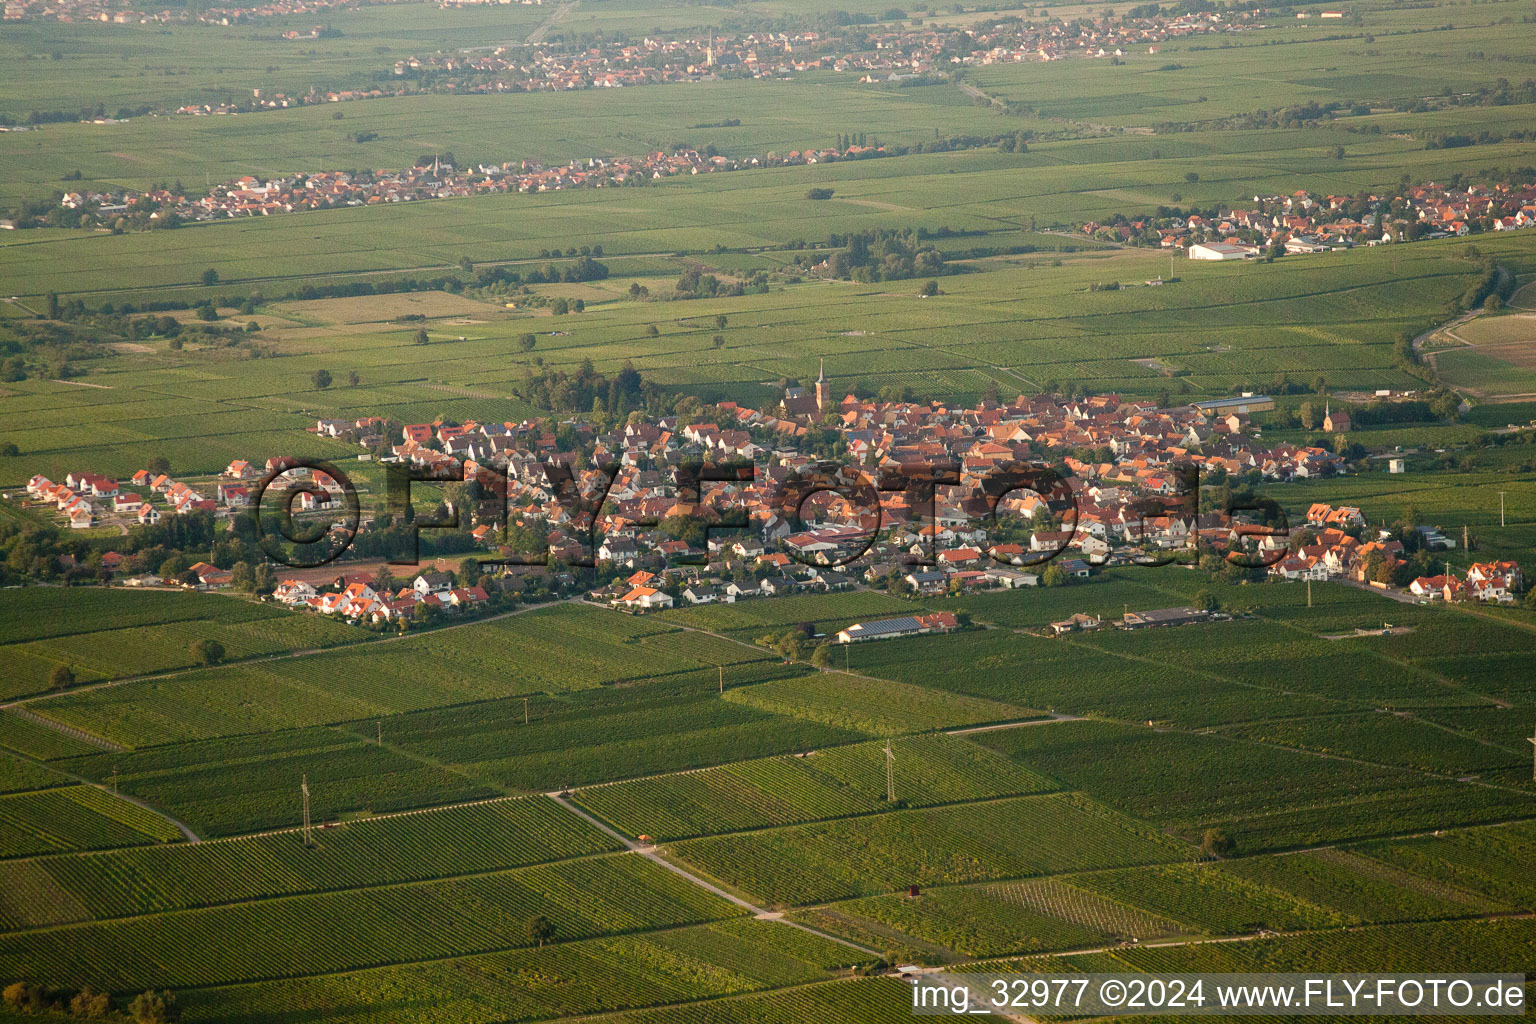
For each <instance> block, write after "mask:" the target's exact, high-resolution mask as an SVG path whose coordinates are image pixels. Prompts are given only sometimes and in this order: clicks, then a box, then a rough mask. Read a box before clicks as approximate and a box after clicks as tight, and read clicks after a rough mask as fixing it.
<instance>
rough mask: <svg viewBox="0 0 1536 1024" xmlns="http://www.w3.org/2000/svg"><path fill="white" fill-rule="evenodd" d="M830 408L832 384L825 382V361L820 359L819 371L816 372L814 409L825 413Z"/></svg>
mask: <svg viewBox="0 0 1536 1024" xmlns="http://www.w3.org/2000/svg"><path fill="white" fill-rule="evenodd" d="M831 408H832V385H831V384H828V383H827V361H826V360H825V359H823V360H822V361H821V371H820V372H819V373H817V374H816V411H817V412H818V413H820V414H822V415H826V414H827V412H828V411H830V410H831Z"/></svg>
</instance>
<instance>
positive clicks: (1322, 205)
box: [1078, 181, 1536, 261]
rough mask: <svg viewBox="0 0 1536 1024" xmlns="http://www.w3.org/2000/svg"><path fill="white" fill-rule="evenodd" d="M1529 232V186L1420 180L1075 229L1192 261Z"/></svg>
mask: <svg viewBox="0 0 1536 1024" xmlns="http://www.w3.org/2000/svg"><path fill="white" fill-rule="evenodd" d="M1529 227H1536V182H1527V183H1524V184H1520V183H1516V184H1506V183H1496V184H1477V183H1471V182H1468V183H1457V184H1441V183H1437V182H1433V181H1430V182H1424V183H1422V184H1418V185H1413V186H1411V187H1409V188H1407V189H1406V190H1404V191H1403V192H1402V193H1401V194H1398V195H1395V194H1390V193H1386V194H1377V193H1367V194H1363V195H1353V196H1350V195H1317V194H1314V193H1312V192H1308V191H1306V190H1297V191H1295V192H1292V193H1290V194H1289V195H1270V196H1257V195H1256V196H1254V197H1253V203H1252V205H1251V206H1245V207H1237V206H1233V207H1223V208H1222V209H1221V210H1220V212H1218V213H1216V214H1215V215H1207V214H1201V213H1194V212H1190V213H1182V212H1177V211H1175V212H1171V213H1168V214H1166V215H1164V216H1161V217H1141V218H1136V219H1127V218H1123V217H1122V218H1118V219H1116V220H1114V221H1112V222H1110V223H1103V222H1100V221H1089V222H1088V223H1086V224H1082V225H1079V227H1078V230H1079V231H1080V232H1081V233H1082V234H1084V235H1086V236H1088V237H1090V238H1097V239H1101V240H1104V241H1111V242H1121V243H1125V244H1132V245H1155V246H1157V247H1159V248H1161V249H1164V250H1171V251H1182V252H1185V253H1186V254H1187V255H1188V257H1189V258H1190V259H1192V260H1210V261H1222V260H1250V259H1256V258H1258V257H1261V256H1264V255H1267V254H1269V253H1271V252H1274V253H1282V254H1285V255H1291V256H1294V255H1304V254H1307V253H1317V252H1332V251H1334V250H1338V249H1350V248H1353V247H1354V246H1357V245H1387V244H1391V243H1393V242H1408V241H1417V240H1419V239H1428V238H1460V237H1462V236H1465V235H1468V234H1471V233H1474V232H1484V231H1518V230H1522V229H1524V228H1529Z"/></svg>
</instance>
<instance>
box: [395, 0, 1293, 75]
mask: <svg viewBox="0 0 1536 1024" xmlns="http://www.w3.org/2000/svg"><path fill="white" fill-rule="evenodd" d="M856 27H857V29H858V31H857V32H856V33H849V34H847V35H842V34H836V33H833V32H830V31H809V30H807V31H799V32H794V31H786V32H746V33H741V34H736V35H725V34H721V35H716V34H714V33H709V34H707V35H702V36H691V37H684V38H679V39H662V38H652V37H649V36H647V37H645V38H644V39H642V40H641V41H639V42H637V43H632V42H617V43H611V44H607V45H600V46H595V47H590V48H586V49H569V48H561V47H549V46H538V47H527V46H518V47H497V48H496V49H495V50H493V51H492V52H490V53H486V54H481V53H477V52H475V51H464V52H459V53H439V54H428V55H425V56H417V57H410V58H406V59H403V60H401V61H398V62H396V64H395V66H394V72H395V75H396V76H397V77H407V76H412V77H420V78H423V80H424V81H430V83H431V84H432V86H433V87H435V88H440V89H444V90H449V91H464V92H542V91H565V90H572V89H614V88H623V87H626V86H638V85H655V84H661V83H665V82H689V81H704V80H710V79H715V78H772V77H783V76H790V75H795V74H800V73H805V72H812V71H831V72H852V73H862V77H861V81H864V82H867V83H870V84H875V83H881V82H900V81H902V80H903V79H910V78H913V77H916V76H919V75H925V74H929V73H933V72H939V73H949V72H953V71H954V70H956V69H960V68H966V67H978V66H986V65H991V64H1018V63H1026V62H1038V61H1057V60H1065V59H1069V58H1090V59H1107V60H1119V59H1123V58H1125V57H1127V56H1128V55H1130V54H1132V53H1133V52H1134V53H1137V54H1143V55H1146V56H1156V55H1157V54H1158V53H1159V51H1160V49H1161V46H1162V44H1163V43H1165V42H1167V41H1168V40H1170V39H1182V38H1186V37H1192V36H1203V35H1210V34H1216V33H1231V32H1242V31H1248V30H1251V29H1256V28H1262V27H1264V26H1263V25H1262V24H1261V23H1259V22H1258V21H1256V20H1255V16H1254V14H1253V13H1252V12H1242V13H1232V14H1223V13H1220V12H1215V11H1204V12H1199V13H1190V14H1181V15H1177V16H1170V15H1165V14H1156V15H1152V16H1148V17H1139V18H1132V17H1123V18H1121V17H1111V18H1098V19H1094V18H1086V19H1073V20H1066V19H1060V18H1056V19H1046V20H1045V21H1044V23H1043V24H1036V23H1035V22H1034V21H1033V20H1028V21H1026V20H1025V19H1024V18H1022V17H1019V16H1009V15H1006V14H1004V15H999V16H998V17H996V18H995V19H993V20H991V21H989V22H985V23H983V24H982V25H980V26H976V27H969V28H957V27H951V26H941V25H920V26H915V27H901V26H891V25H884V26H878V27H877V26H873V25H860V26H856Z"/></svg>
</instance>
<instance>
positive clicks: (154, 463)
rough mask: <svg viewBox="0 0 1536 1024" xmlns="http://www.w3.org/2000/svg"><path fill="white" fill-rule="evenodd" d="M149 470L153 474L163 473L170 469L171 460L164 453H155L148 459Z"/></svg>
mask: <svg viewBox="0 0 1536 1024" xmlns="http://www.w3.org/2000/svg"><path fill="white" fill-rule="evenodd" d="M149 471H150V472H151V473H155V474H165V473H169V472H170V471H171V460H170V459H168V458H166V457H165V456H164V455H156V456H155V457H154V458H152V459H150V460H149Z"/></svg>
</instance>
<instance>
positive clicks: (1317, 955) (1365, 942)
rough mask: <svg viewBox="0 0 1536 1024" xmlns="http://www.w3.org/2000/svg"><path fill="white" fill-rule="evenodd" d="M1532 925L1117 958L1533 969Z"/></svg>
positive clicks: (1173, 967) (1409, 928)
mask: <svg viewBox="0 0 1536 1024" xmlns="http://www.w3.org/2000/svg"><path fill="white" fill-rule="evenodd" d="M1533 934H1536V928H1533V924H1532V922H1531V921H1530V920H1505V921H1469V922H1447V923H1428V924H1400V925H1386V926H1382V927H1378V928H1360V929H1351V930H1347V931H1328V932H1318V933H1313V934H1309V935H1288V936H1278V937H1275V938H1267V939H1260V940H1257V941H1254V942H1225V943H1202V944H1200V945H1195V946H1183V947H1172V948H1165V949H1150V948H1149V949H1132V950H1124V951H1119V952H1116V953H1115V954H1114V957H1115V959H1116V960H1117V961H1120V962H1121V963H1123V964H1124V965H1125V966H1128V967H1130V968H1131V969H1133V970H1140V971H1157V972H1163V971H1216V972H1228V971H1238V972H1241V971H1287V970H1313V971H1347V970H1359V969H1361V965H1365V964H1369V965H1370V968H1369V969H1370V970H1376V971H1395V972H1403V973H1408V972H1415V971H1433V970H1436V968H1435V967H1433V966H1432V965H1433V964H1436V963H1442V964H1443V963H1444V962H1445V957H1446V951H1447V950H1454V951H1455V957H1456V963H1457V970H1461V971H1514V972H1525V971H1528V970H1529V966H1528V965H1529V964H1531V963H1532V962H1533V961H1532V954H1531V940H1532V936H1533Z"/></svg>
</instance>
